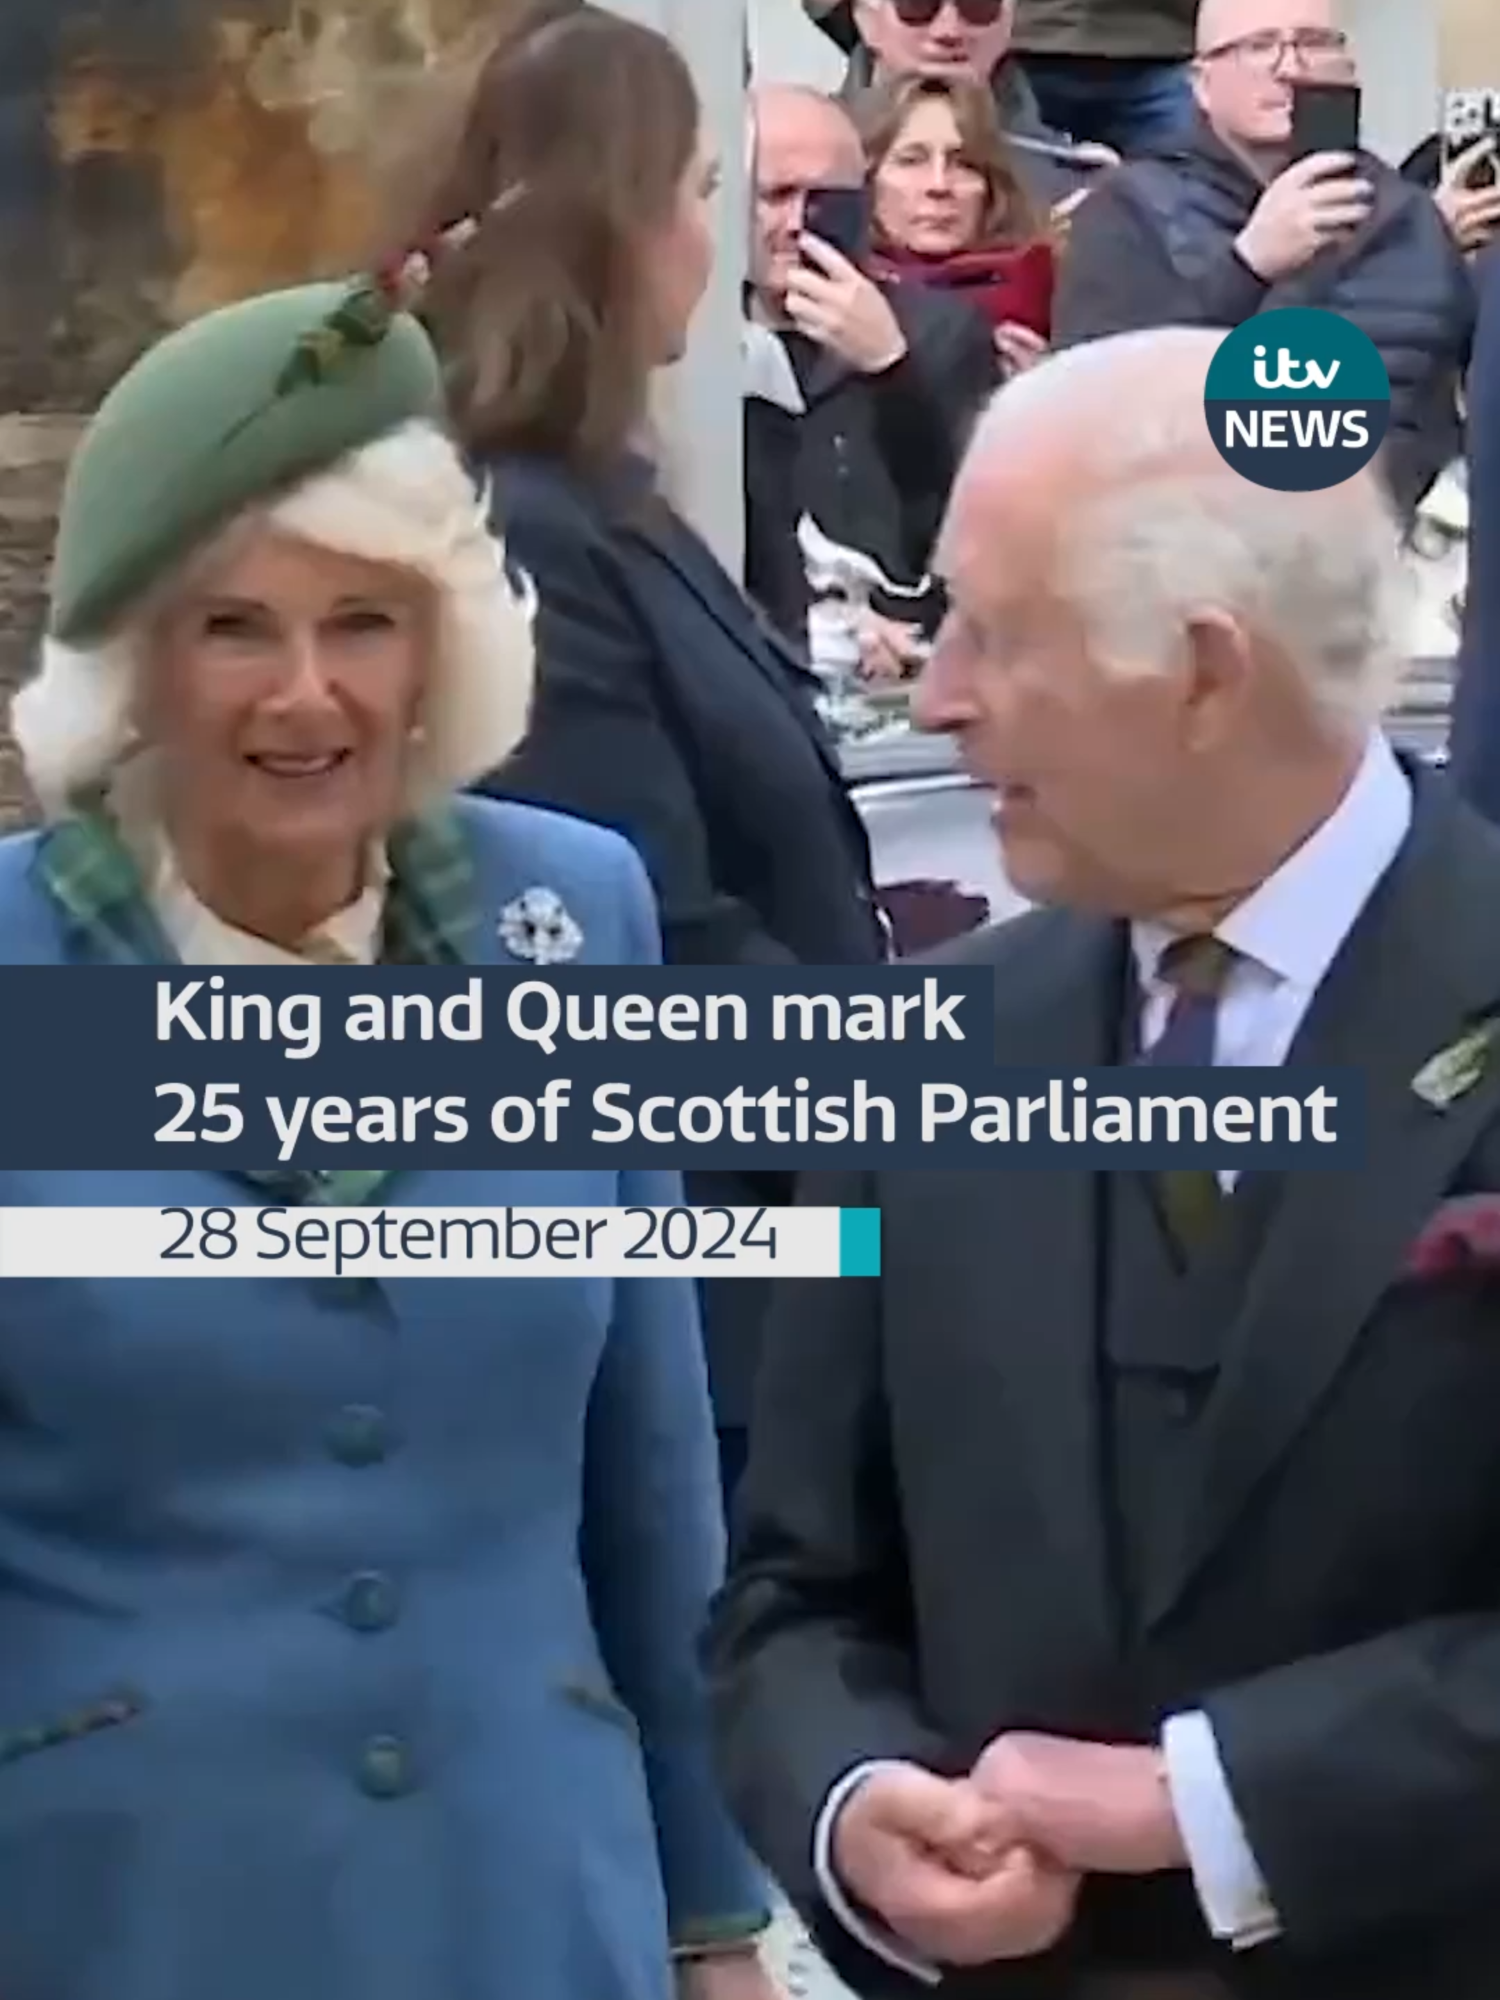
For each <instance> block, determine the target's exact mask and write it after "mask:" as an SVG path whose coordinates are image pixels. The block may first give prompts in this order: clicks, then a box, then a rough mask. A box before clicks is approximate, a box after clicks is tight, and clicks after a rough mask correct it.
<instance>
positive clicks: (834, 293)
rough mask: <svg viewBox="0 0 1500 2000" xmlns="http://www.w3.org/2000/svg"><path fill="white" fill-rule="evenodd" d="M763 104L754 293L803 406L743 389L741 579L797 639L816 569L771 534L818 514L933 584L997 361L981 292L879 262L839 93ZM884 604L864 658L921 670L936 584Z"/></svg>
mask: <svg viewBox="0 0 1500 2000" xmlns="http://www.w3.org/2000/svg"><path fill="white" fill-rule="evenodd" d="M753 118H754V172H753V180H754V190H755V213H754V226H753V230H752V244H751V283H750V287H749V298H748V301H747V306H748V311H749V313H750V316H751V318H752V320H753V321H755V322H757V323H758V324H759V326H760V327H761V328H762V329H763V330H764V331H765V332H766V333H768V334H769V335H771V336H772V337H773V338H774V339H776V340H777V341H778V342H779V343H780V345H781V347H782V349H783V350H784V353H785V357H786V360H787V364H788V371H789V373H790V376H791V378H792V381H793V382H794V384H795V389H796V401H797V403H798V404H799V406H800V407H798V408H797V409H795V410H791V411H789V410H787V409H786V408H784V407H775V408H773V407H772V406H771V405H769V404H767V403H765V402H763V401H755V400H747V404H746V419H745V461H746V463H745V480H746V495H747V503H748V505H747V530H748V532H747V550H748V559H747V565H746V583H747V586H748V588H749V589H750V591H751V594H752V595H753V596H755V597H756V598H757V599H758V600H759V601H760V602H761V604H762V605H763V606H764V608H765V609H766V611H767V612H768V613H769V614H770V616H771V617H772V618H773V619H774V621H775V622H776V623H777V625H778V626H780V627H781V629H782V630H783V631H785V632H787V633H788V635H789V636H792V637H794V638H796V639H798V640H799V641H800V640H802V639H803V638H804V636H805V633H806V627H807V613H808V608H809V601H810V595H811V593H810V590H809V588H808V586H807V582H806V578H805V575H804V574H803V572H802V571H801V569H800V566H799V567H797V568H796V569H795V571H794V570H793V567H792V565H790V564H777V565H775V566H774V569H773V566H772V564H771V562H770V561H769V560H768V559H767V558H766V557H765V556H763V554H762V553H761V552H762V551H766V550H771V549H775V548H781V547H785V546H786V545H787V544H788V543H789V542H791V541H792V540H794V538H795V533H796V526H797V522H798V521H799V519H800V518H801V517H802V516H803V515H808V516H810V517H811V518H812V519H813V520H814V521H815V522H816V523H817V525H818V527H819V528H820V529H821V530H822V532H823V534H824V535H826V536H827V537H828V538H829V539H830V540H832V541H834V542H836V543H839V544H841V545H842V546H843V547H845V548H848V549H853V550H857V551H858V552H859V553H860V554H862V555H866V556H869V557H872V558H873V559H874V560H875V562H877V563H878V564H879V566H880V568H881V569H882V570H883V571H884V573H885V575H886V576H887V577H889V578H890V579H891V580H892V581H893V582H894V583H898V584H901V585H904V586H906V587H908V588H912V587H916V586H919V585H921V584H922V582H923V580H924V579H925V577H926V575H927V566H928V557H929V554H930V552H931V548H932V544H933V541H934V540H935V538H936V535H937V530H938V527H939V525H940V523H941V520H942V515H943V510H944V508H945V506H946V504H947V499H948V490H949V487H950V485H951V484H952V480H953V475H954V472H955V470H956V469H957V464H958V458H959V454H960V452H961V451H962V449H963V445H964V443H965V441H966V439H967V436H968V432H969V428H970V426H971V424H972V422H973V420H974V418H975V416H976V415H977V414H978V412H979V410H980V409H981V407H982V405H983V404H984V402H985V400H986V398H987V397H988V396H989V394H990V393H991V391H992V390H993V389H994V388H995V386H996V385H997V383H998V381H999V379H1000V364H999V359H998V357H997V355H996V353H995V348H994V343H993V339H992V336H991V330H990V326H989V324H988V322H987V320H986V319H985V317H984V315H983V313H982V312H980V311H979V310H978V309H977V307H975V306H974V305H973V304H971V303H969V302H967V301H965V300H961V299H956V298H950V297H946V296H944V295H942V294H941V293H939V292H935V291H929V290H928V289H926V288H925V287H923V286H920V285H914V284H907V283H904V282H901V281H899V280H893V279H891V278H889V277H885V276H882V275H880V274H878V273H874V274H872V269H871V258H872V249H873V245H872V240H871V238H872V217H871V212H870V206H869V201H868V197H867V195H866V192H865V157H864V149H863V147H862V146H861V144H860V138H859V133H858V131H857V130H856V128H855V126H854V124H853V122H852V121H851V119H850V117H849V115H848V113H847V112H846V111H845V110H844V108H843V107H842V106H841V105H840V104H838V103H836V102H835V101H834V100H833V99H832V98H829V97H824V96H821V95H820V94H819V93H818V92H817V91H814V90H808V89H803V88H795V87H792V86H787V85H768V86H765V87H763V88H762V89H761V90H759V91H758V92H756V94H755V97H754V101H753ZM772 466H774V476H772V475H771V473H770V472H769V471H768V468H769V467H772ZM875 611H876V616H875V618H873V619H872V620H871V622H870V627H869V630H870V641H869V645H868V648H867V657H866V667H867V670H868V671H870V672H871V673H873V674H876V675H878V676H879V677H880V678H883V679H889V678H893V677H896V676H899V675H903V674H905V673H908V672H911V671H913V670H914V669H915V668H916V667H917V666H918V665H919V664H920V662H921V659H922V656H923V653H924V650H925V646H924V642H925V639H926V637H927V636H928V635H929V633H930V631H931V630H932V629H934V628H935V625H936V622H937V617H938V615H939V612H940V603H939V600H938V595H937V593H936V592H935V591H933V592H931V593H930V594H929V597H928V598H927V599H924V600H923V602H922V605H921V607H920V609H919V612H918V615H917V616H916V617H915V618H914V616H913V606H912V605H911V604H910V603H909V602H908V601H906V600H902V601H901V603H900V604H899V605H897V604H894V603H892V604H887V603H884V602H877V604H876V607H875ZM887 613H889V615H886V614H887Z"/></svg>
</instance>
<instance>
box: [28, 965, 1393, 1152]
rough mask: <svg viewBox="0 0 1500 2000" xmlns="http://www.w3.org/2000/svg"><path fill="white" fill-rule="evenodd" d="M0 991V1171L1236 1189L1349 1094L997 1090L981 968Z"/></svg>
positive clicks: (432, 976) (1015, 1075)
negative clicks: (1100, 1174)
mask: <svg viewBox="0 0 1500 2000" xmlns="http://www.w3.org/2000/svg"><path fill="white" fill-rule="evenodd" d="M4 995H5V1003H4V1034H3V1036H0V1102H3V1104H4V1106H5V1117H4V1120H3V1121H0V1168H5V1169H34V1170H42V1169H80V1168H95V1169H121V1170H124V1169H136V1168H144V1167H152V1166H160V1165H163V1164H178V1165H183V1166H187V1165H194V1166H198V1167H231V1168H241V1169H245V1168H249V1169H264V1168H269V1167H271V1166H275V1165H284V1166H293V1167H308V1168H319V1169H330V1168H359V1169H370V1170H374V1169H391V1168H395V1167H403V1168H413V1167H419V1166H427V1167H438V1166H449V1167H480V1166H494V1165H497V1164H502V1163H503V1164H505V1165H508V1166H536V1167H556V1168H571V1167H582V1166H591V1165H597V1164H599V1162H600V1161H601V1160H607V1161H609V1162H610V1163H611V1164H613V1165H618V1166H620V1167H622V1168H626V1167H645V1166H671V1167H676V1168H680V1169H687V1168H691V1167H702V1168H713V1169H721V1168H729V1167H743V1168H791V1167H798V1168H801V1167H808V1166H812V1165H828V1166H847V1165H855V1164H868V1165H872V1166H875V1165H879V1166H883V1167H920V1166H950V1167H951V1166H976V1167H977V1166H991V1167H1010V1166H1013V1167H1023V1166H1053V1167H1057V1166H1090V1167H1101V1166H1118V1167H1143V1166H1150V1167H1157V1166H1164V1165H1184V1166H1193V1165H1213V1166H1218V1167H1225V1168H1242V1169H1244V1168H1264V1167H1279V1166H1291V1165H1297V1166H1348V1165H1350V1164H1353V1163H1355V1162H1356V1161H1357V1159H1358V1157H1359V1153H1360V1149H1361V1138H1362V1107H1361V1104H1360V1092H1359V1083H1358V1079H1357V1078H1356V1077H1353V1076H1350V1075H1343V1076H1338V1075H1331V1074H1327V1073H1316V1074H1314V1073H1308V1072H1303V1071H1299V1070H1295V1069H1286V1070H1275V1069H1270V1070H1265V1069H1260V1070H1244V1071H1230V1070H1194V1071H1188V1072H1179V1073H1167V1072H1163V1071H1156V1070H1142V1069H1097V1070H1093V1071H1090V1072H1088V1073H1086V1074H1082V1073H1075V1072H1073V1071H1071V1070H1070V1071H1068V1072H1066V1073H1060V1074H1057V1075H1051V1074H1049V1073H1046V1072H1038V1071H1015V1070H1011V1069H1006V1068H1000V1067H997V1065H996V1054H997V1051H996V1048H995V1037H994V988H993V982H992V977H991V975H990V974H989V973H988V972H987V971H984V970H961V971H949V970H946V969H940V970H938V971H925V972H924V971H921V970H918V969H916V968H913V967H892V968H889V969H882V971H881V972H880V974H879V976H878V978H874V979H872V978H871V977H870V975H869V974H868V973H859V972H848V971H832V972H830V971H817V970H808V969H799V970H796V971H791V972H783V971H780V970H778V969H772V968H766V969H764V970H762V969H760V968H756V969H754V970H749V971H744V970H737V971H735V972H733V973H729V972H725V971H721V970H715V969H712V968H687V969H683V968H673V969H671V970H663V971H650V972H643V971H641V970H640V969H632V970H620V971H616V970H599V969H579V970H567V971H560V972H555V973H549V974H548V975H547V976H545V977H538V976H537V975H535V974H534V973H516V972H510V971H506V972H498V971H485V972H483V973H475V972H470V971H467V970H464V971H454V972H445V971H431V970H425V969H424V970H420V971H387V970H381V971H379V972H374V973H369V972H349V971H345V970H342V969H329V968H313V969H309V970H308V971H300V970H286V971H282V970H280V969H277V970H272V971H257V972H254V973H238V972H235V973H219V972H207V971H204V972H201V973H200V972H197V971H195V970H192V969H181V970H178V969H174V970H171V971H165V970H160V969H157V968H118V969H115V968H90V969H89V970H88V971H87V972H84V971H80V970H76V969H58V968H50V967H49V968H40V967H38V968H31V967H21V968H13V969H8V970H7V971H6V973H5V977H4ZM1001 1053H1003V1051H1002V1052H1001Z"/></svg>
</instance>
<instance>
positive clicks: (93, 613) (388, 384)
mask: <svg viewBox="0 0 1500 2000" xmlns="http://www.w3.org/2000/svg"><path fill="white" fill-rule="evenodd" d="M409 276H410V274H409V273H406V272H403V274H402V277H401V279H400V280H398V281H391V280H387V279H382V278H373V279H362V280H358V281H356V282H354V283H352V284H350V283H344V284H338V283H332V284H315V285H304V286H298V287H296V288H294V289H291V290H286V291H279V292H270V293H264V294H261V295H260V296H258V297H255V298H251V299H246V300H244V301H242V302H240V303H238V304H235V305H231V306H226V307H222V308H220V309H219V310H218V311H215V312H210V313H207V314H205V315H204V316H203V317H202V318H199V319H196V320H193V321H190V322H189V323H188V324H187V325H186V326H183V327H180V328H178V329H177V330H176V331H174V332H172V333H170V334H168V335H166V336H165V338H163V339H162V340H160V341H159V342H158V343H157V344H156V345H155V346H154V347H152V348H151V349H149V350H148V351H147V353H146V354H145V355H143V356H142V358H141V359H140V360H139V361H138V362H136V364H135V365H134V367H133V368H131V369H130V370H129V372H128V373H127V374H126V375H124V376H123V377H122V378H121V380H120V381H119V382H118V383H117V384H116V385H115V387H114V388H113V389H112V390H111V391H110V393H109V395H108V396H107V397H106V398H105V400H104V402H103V404H102V405H101V406H100V408H99V411H98V413H97V415H96V416H95V417H94V419H93V421H92V422H91V423H90V425H89V426H88V429H87V430H86V431H85V433H84V435H83V438H82V440H81V441H80V443H79V446H78V449H77V451H76V452H75V453H74V456H73V460H72V463H71V465H70V466H69V469H68V475H67V479H66V482H65V485H64V489H63V497H62V506H61V511H60V516H59V521H58V534H57V544H56V550H55V554H54V558H53V569H52V579H51V586H50V615H49V619H48V634H49V636H50V637H51V638H52V639H54V640H56V641H57V642H59V643H60V644H62V645H65V646H70V647H87V646H91V645H95V644H97V643H99V642H100V641H102V640H104V639H106V638H108V637H109V636H110V635H111V634H112V632H113V631H114V630H115V629H116V628H117V627H118V625H119V624H120V622H121V621H122V620H123V619H124V618H125V617H127V616H128V615H129V613H130V612H131V611H132V609H133V608H134V607H135V606H136V605H137V604H138V603H139V602H140V601H141V599H142V598H143V597H145V596H146V595H148V594H149V593H150V591H151V590H152V589H153V588H154V587H155V586H156V585H157V584H158V583H160V582H161V581H162V580H163V579H164V578H165V577H166V576H167V575H169V574H170V572H171V571H172V570H173V569H175V568H176V566H177V565H178V564H179V563H180V562H182V561H184V560H185V559H186V558H187V557H189V556H191V554H192V553H193V551H194V550H195V549H196V548H198V547H200V546H201V545H202V544H203V543H204V542H206V541H208V540H210V539H211V538H212V537H213V536H214V535H215V534H216V533H218V532H219V531H220V530H221V529H223V528H225V527H227V526H228V525H229V524H230V523H231V522H232V521H233V520H234V519H235V518H236V517H237V516H239V515H240V514H242V513H244V512H245V511H246V510H247V509H249V508H251V507H255V506H258V505H260V504H262V503H263V502H266V501H268V500H272V499H274V498H275V497H276V496H277V495H278V494H280V493H282V492H285V491H286V490H288V489H289V488H291V487H294V486H296V485H299V484H300V483H302V482H303V481H305V480H308V479H312V478H315V477H316V476H317V475H318V474H320V473H322V472H325V471H327V470H329V469H330V468H331V467H332V466H334V465H336V464H337V463H338V462H339V461H340V460H341V459H343V458H345V457H347V456H348V455H349V454H350V453H352V452H355V451H358V450H360V449H362V448H363V447H364V446H366V445H369V444H373V443H374V442H375V441H376V440H377V439H379V438H381V437H384V436H386V435H387V434H388V433H389V432H391V431H395V430H398V429H400V428H401V427H402V426H403V425H405V424H408V423H414V422H424V421H425V422H429V423H435V424H439V425H441V424H442V423H443V422H444V418H445V396H444V384H443V374H442V369H441V366H440V364H439V361H438V358H437V355H436V354H435V352H434V350H433V347H432V344H431V342H430V340H429V339H428V337H427V334H426V333H425V331H424V330H423V328H422V327H421V326H420V324H419V323H418V322H417V320H416V319H415V318H413V317H412V315H411V313H410V312H409V311H408V310H407V309H406V304H405V296H406V295H405V293H404V291H403V290H402V289H401V287H402V286H404V285H405V284H406V283H407V282H408V279H409Z"/></svg>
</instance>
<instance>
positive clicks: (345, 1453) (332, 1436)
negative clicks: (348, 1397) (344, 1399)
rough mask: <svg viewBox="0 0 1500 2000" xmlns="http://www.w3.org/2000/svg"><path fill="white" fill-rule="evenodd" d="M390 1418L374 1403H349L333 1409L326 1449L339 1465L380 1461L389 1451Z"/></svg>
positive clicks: (372, 1463) (367, 1463) (374, 1463)
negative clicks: (340, 1408) (335, 1409)
mask: <svg viewBox="0 0 1500 2000" xmlns="http://www.w3.org/2000/svg"><path fill="white" fill-rule="evenodd" d="M391 1443H392V1440H391V1425H390V1419H389V1418H388V1417H387V1416H386V1414H385V1411H384V1410H380V1409H377V1408H376V1407H375V1405H374V1404H373V1403H349V1404H346V1405H345V1407H344V1408H343V1409H342V1410H337V1411H335V1412H334V1415H333V1419H332V1421H331V1422H330V1424H329V1426H328V1449H329V1451H330V1452H331V1453H332V1454H333V1456H334V1457H335V1458H336V1459H337V1460H338V1461H339V1463H340V1465H354V1466H363V1465H379V1464H380V1462H381V1460H382V1459H385V1458H388V1457H389V1456H390V1451H391Z"/></svg>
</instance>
